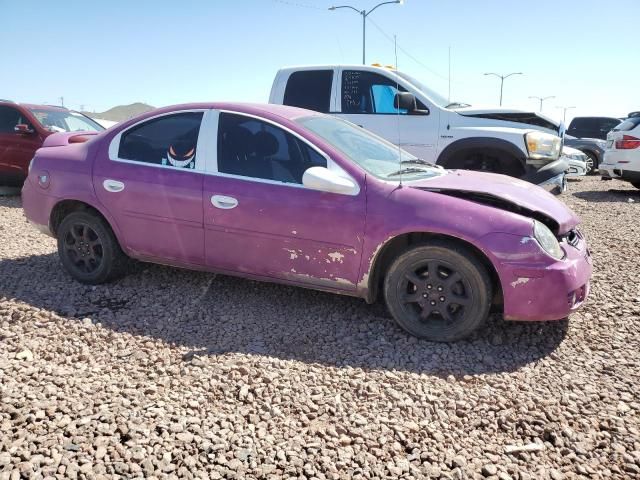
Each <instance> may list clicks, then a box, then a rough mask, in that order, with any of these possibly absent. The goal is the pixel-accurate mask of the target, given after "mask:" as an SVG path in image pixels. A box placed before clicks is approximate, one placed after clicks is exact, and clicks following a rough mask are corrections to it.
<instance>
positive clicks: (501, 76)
mask: <svg viewBox="0 0 640 480" xmlns="http://www.w3.org/2000/svg"><path fill="white" fill-rule="evenodd" d="M485 75H493V76H495V77H498V78H499V79H500V106H502V89H503V87H504V80H505V79H506V78H509V77H511V76H512V75H524V74H523V73H522V72H513V73H509V74H508V75H500V74H498V73H485Z"/></svg>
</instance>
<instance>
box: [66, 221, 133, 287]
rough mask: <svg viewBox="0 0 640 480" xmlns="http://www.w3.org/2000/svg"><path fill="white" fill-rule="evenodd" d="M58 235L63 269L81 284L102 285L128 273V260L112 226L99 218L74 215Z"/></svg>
mask: <svg viewBox="0 0 640 480" xmlns="http://www.w3.org/2000/svg"><path fill="white" fill-rule="evenodd" d="M57 236H58V254H59V256H60V261H61V262H62V266H63V267H64V269H65V270H66V271H67V272H68V273H69V274H70V275H71V276H72V277H73V278H75V279H76V280H78V281H79V282H82V283H88V284H99V283H104V282H107V281H109V280H113V279H115V278H117V277H118V276H120V275H122V274H123V273H124V271H125V267H126V264H127V257H126V255H125V254H124V253H123V252H122V250H121V249H120V245H119V244H118V241H117V240H116V238H115V235H114V234H113V232H112V231H111V228H110V227H109V225H107V224H106V223H105V221H104V220H103V219H102V218H100V217H99V216H98V215H96V214H94V213H91V212H87V211H82V212H73V213H70V214H69V215H68V216H66V217H65V218H64V220H62V223H61V224H60V226H59V227H58V230H57Z"/></svg>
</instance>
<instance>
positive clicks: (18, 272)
mask: <svg viewBox="0 0 640 480" xmlns="http://www.w3.org/2000/svg"><path fill="white" fill-rule="evenodd" d="M2 297H4V298H15V299H17V300H19V301H21V302H25V303H27V304H29V305H31V306H33V307H37V308H41V309H46V310H51V311H54V312H56V313H58V314H60V315H64V316H67V317H70V318H77V319H83V318H86V317H89V318H91V319H92V321H93V322H94V323H97V322H100V323H101V324H102V326H103V327H106V328H108V329H111V330H113V331H116V332H128V333H131V334H134V335H144V336H148V337H154V338H158V339H161V340H163V341H165V342H167V343H169V344H174V345H178V346H183V347H186V348H188V349H190V351H189V352H188V353H187V354H186V355H185V356H184V360H185V361H190V359H191V358H192V357H193V356H195V355H222V354H225V353H229V352H239V353H246V354H255V355H266V356H270V357H275V358H280V359H285V360H297V361H302V362H307V363H319V364H324V365H328V366H333V367H338V368H341V367H357V368H363V369H383V370H403V371H411V372H417V373H426V374H431V375H438V376H446V375H449V374H455V375H458V376H459V375H464V374H480V373H491V372H510V371H514V370H516V369H518V368H520V367H522V366H524V365H527V364H529V363H531V362H535V361H537V360H539V359H541V358H544V357H545V356H547V355H549V354H550V353H552V352H553V351H554V350H555V349H556V348H557V347H558V345H559V344H560V343H561V342H562V340H563V339H564V337H565V335H566V333H567V328H568V322H567V321H561V322H549V323H544V322H540V323H509V322H504V321H502V319H501V318H500V317H499V316H494V317H492V318H491V319H490V321H489V322H488V325H487V326H486V328H483V329H482V330H481V331H480V332H479V333H477V334H476V336H475V337H474V338H471V339H470V340H466V341H461V342H457V343H455V344H438V343H431V342H426V341H422V340H418V339H416V338H414V337H411V336H409V335H407V334H405V333H404V332H403V331H401V330H400V329H399V327H397V326H396V325H395V323H394V322H393V320H392V319H391V318H390V317H389V315H388V314H387V312H386V309H385V308H384V306H383V305H381V304H376V305H367V304H366V303H365V302H364V301H362V300H360V299H355V298H350V297H344V296H339V295H332V294H327V293H322V292H316V291H312V290H306V289H302V288H296V287H287V286H282V285H275V284H266V283H260V282H254V281H249V280H243V279H239V278H233V277H227V276H221V275H213V274H207V273H202V272H191V271H185V270H179V269H173V268H169V267H162V266H155V265H141V267H140V268H138V269H137V272H135V273H133V274H130V275H129V276H127V277H125V278H123V279H122V280H119V281H117V282H114V283H112V284H109V285H101V286H97V287H90V286H85V285H81V284H79V283H77V282H75V281H73V280H71V279H70V278H69V277H68V276H67V275H66V274H64V273H63V272H62V270H61V268H60V266H59V262H58V258H57V255H56V254H48V255H36V256H31V257H26V258H20V259H8V260H2V261H0V298H2Z"/></svg>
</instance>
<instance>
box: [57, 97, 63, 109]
mask: <svg viewBox="0 0 640 480" xmlns="http://www.w3.org/2000/svg"><path fill="white" fill-rule="evenodd" d="M58 98H59V99H60V105H62V106H63V107H64V97H58Z"/></svg>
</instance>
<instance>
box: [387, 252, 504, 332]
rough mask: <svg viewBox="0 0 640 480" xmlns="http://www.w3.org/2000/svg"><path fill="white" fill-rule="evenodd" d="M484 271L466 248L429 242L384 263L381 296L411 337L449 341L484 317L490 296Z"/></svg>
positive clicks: (490, 285)
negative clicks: (385, 265)
mask: <svg viewBox="0 0 640 480" xmlns="http://www.w3.org/2000/svg"><path fill="white" fill-rule="evenodd" d="M492 292H493V288H492V284H491V279H490V277H489V274H488V273H487V269H486V268H485V267H484V265H483V264H482V263H481V262H480V261H479V260H478V259H477V258H476V257H475V256H474V255H472V254H471V253H469V252H468V251H467V250H465V249H462V248H459V247H455V246H453V247H452V246H450V245H449V246H448V245H445V244H444V243H443V242H434V243H430V244H428V245H423V246H417V247H414V248H411V249H410V250H408V251H407V252H405V253H403V254H402V255H400V256H399V257H398V258H397V259H396V260H395V261H394V262H393V263H392V264H391V266H390V267H389V270H388V271H387V274H386V277H385V283H384V295H385V300H386V303H387V307H388V309H389V311H390V313H391V315H392V316H393V317H394V319H395V320H396V322H398V324H399V325H400V326H401V327H402V328H403V329H405V330H406V331H407V332H409V333H410V334H412V335H415V336H417V337H420V338H425V339H427V340H432V341H436V342H451V341H455V340H459V339H461V338H464V337H466V336H468V335H469V334H471V333H472V332H473V331H474V330H476V329H477V328H478V327H479V326H480V325H481V324H482V323H483V322H484V320H485V319H486V318H487V315H488V314H489V308H490V307H491V299H492Z"/></svg>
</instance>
